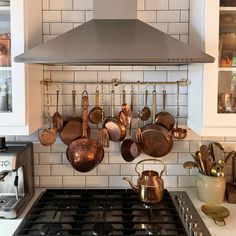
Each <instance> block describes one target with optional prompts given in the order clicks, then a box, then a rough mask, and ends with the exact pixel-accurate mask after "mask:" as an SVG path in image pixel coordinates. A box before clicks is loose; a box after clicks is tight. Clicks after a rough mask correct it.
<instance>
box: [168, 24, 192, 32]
mask: <svg viewBox="0 0 236 236" xmlns="http://www.w3.org/2000/svg"><path fill="white" fill-rule="evenodd" d="M168 33H169V34H188V23H169V28H168Z"/></svg>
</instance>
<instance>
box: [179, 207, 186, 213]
mask: <svg viewBox="0 0 236 236" xmlns="http://www.w3.org/2000/svg"><path fill="white" fill-rule="evenodd" d="M180 211H181V214H182V215H183V214H184V213H185V211H186V208H185V207H184V206H182V207H181V208H180Z"/></svg>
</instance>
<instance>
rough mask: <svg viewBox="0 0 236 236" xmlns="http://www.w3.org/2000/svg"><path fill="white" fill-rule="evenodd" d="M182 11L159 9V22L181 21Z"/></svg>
mask: <svg viewBox="0 0 236 236" xmlns="http://www.w3.org/2000/svg"><path fill="white" fill-rule="evenodd" d="M179 21H180V11H159V12H157V22H179Z"/></svg>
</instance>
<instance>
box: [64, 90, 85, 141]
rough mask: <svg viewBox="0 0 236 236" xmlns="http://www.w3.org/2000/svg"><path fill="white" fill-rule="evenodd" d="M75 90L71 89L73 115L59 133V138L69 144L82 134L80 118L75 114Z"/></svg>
mask: <svg viewBox="0 0 236 236" xmlns="http://www.w3.org/2000/svg"><path fill="white" fill-rule="evenodd" d="M75 99H76V91H75V90H73V91H72V107H73V115H72V117H70V118H68V121H67V123H66V124H65V126H64V128H63V130H62V131H61V133H60V136H61V140H62V142H63V143H64V144H66V145H69V144H70V143H71V142H72V141H73V140H75V139H77V138H80V137H81V136H82V119H81V118H80V117H77V116H76V110H75V109H76V108H75Z"/></svg>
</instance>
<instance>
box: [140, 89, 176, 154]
mask: <svg viewBox="0 0 236 236" xmlns="http://www.w3.org/2000/svg"><path fill="white" fill-rule="evenodd" d="M152 99H153V103H152V114H153V116H152V124H149V125H146V126H144V127H143V128H142V129H141V131H142V140H141V148H142V151H143V152H144V153H146V154H147V155H149V156H152V157H162V156H165V155H166V154H168V153H169V152H170V150H171V149H172V147H173V138H172V135H171V133H170V132H169V131H168V130H167V129H166V128H165V127H163V126H161V125H157V124H155V114H156V90H155V89H154V90H153V92H152Z"/></svg>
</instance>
